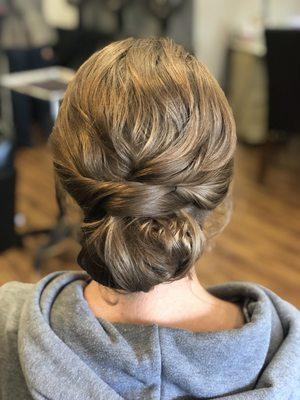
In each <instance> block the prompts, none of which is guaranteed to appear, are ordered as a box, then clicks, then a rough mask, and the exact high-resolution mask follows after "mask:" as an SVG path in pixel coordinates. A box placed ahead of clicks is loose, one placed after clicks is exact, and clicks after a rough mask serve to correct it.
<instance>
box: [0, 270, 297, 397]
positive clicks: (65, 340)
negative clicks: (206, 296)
mask: <svg viewBox="0 0 300 400" xmlns="http://www.w3.org/2000/svg"><path fill="white" fill-rule="evenodd" d="M87 282H88V278H87V275H85V274H84V273H73V272H70V273H62V272H57V273H53V274H51V275H48V276H47V277H45V278H44V279H42V280H41V281H40V282H39V283H37V284H36V285H31V284H22V283H15V282H13V283H8V284H6V285H4V286H2V287H1V288H0V399H1V400H7V399H10V400H27V399H39V400H41V399H49V400H50V399H51V400H77V399H78V400H92V399H93V400H95V399H97V400H101V399H105V400H117V399H130V400H131V399H146V400H151V399H195V398H200V399H223V400H225V399H227V400H254V399H255V400H262V399H264V400H267V399H268V400H269V399H270V400H299V399H300V316H299V312H298V311H297V310H296V309H295V308H294V307H293V306H291V305H290V304H288V303H286V302H285V301H283V300H282V299H280V298H279V297H278V296H276V295H275V294H274V293H272V292H270V291H269V290H267V289H264V288H262V287H260V286H257V285H254V284H250V283H240V282H237V283H229V284H225V285H222V286H216V287H213V288H210V289H209V291H210V292H211V293H213V294H214V295H215V296H218V297H221V298H223V299H228V300H232V301H242V302H243V303H244V304H245V309H246V314H248V322H247V323H246V324H245V325H244V326H243V327H242V328H240V329H234V330H229V331H221V332H208V333H192V332H188V331H185V330H183V329H172V328H165V327H159V326H157V325H149V326H145V325H134V324H122V323H110V322H107V321H105V320H103V319H101V318H96V317H95V316H94V315H93V314H92V312H91V310H90V309H89V307H88V304H87V302H86V301H85V299H84V297H83V288H84V286H85V285H86V284H87Z"/></svg>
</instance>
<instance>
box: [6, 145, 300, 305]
mask: <svg viewBox="0 0 300 400" xmlns="http://www.w3.org/2000/svg"><path fill="white" fill-rule="evenodd" d="M299 154H300V145H299V143H298V142H295V143H291V144H290V146H289V147H288V148H286V149H284V150H283V151H282V153H281V156H280V157H279V159H276V160H274V162H273V163H272V165H271V166H270V168H269V173H268V177H267V183H266V184H265V185H260V184H258V183H257V182H256V174H257V166H258V161H259V156H260V149H258V148H249V147H245V146H240V147H239V149H238V153H237V162H236V181H235V187H234V212H233V217H232V221H231V223H230V225H229V226H228V227H227V229H226V230H225V232H224V233H223V234H222V235H221V236H220V237H219V238H218V239H217V241H216V243H215V245H214V247H213V249H212V251H210V252H208V253H207V254H205V255H204V257H203V258H202V260H200V263H199V276H200V279H201V280H202V282H203V283H204V284H207V285H210V284H215V283H220V282H224V281H231V280H247V281H254V282H258V283H260V284H262V285H264V286H267V287H269V288H270V289H272V290H274V291H275V292H277V293H278V294H279V295H280V296H282V297H283V298H285V299H287V300H288V301H290V302H292V303H293V304H295V305H296V306H298V307H300V262H299V260H300V245H299V238H300V184H299V182H300V180H299V175H300V160H299ZM17 170H18V176H19V178H18V187H17V208H18V211H19V212H21V213H23V214H24V215H25V216H26V225H25V226H23V227H22V229H33V228H44V227H45V226H51V225H52V224H53V223H54V221H55V216H56V213H57V208H56V204H55V198H54V188H53V177H52V172H51V160H50V156H49V153H48V151H47V149H46V148H45V147H43V146H41V147H38V148H34V149H26V150H22V151H20V152H19V154H18V156H17ZM44 240H45V238H43V237H41V238H28V239H26V241H25V246H24V248H22V249H15V248H14V249H10V250H8V251H6V252H5V253H2V254H1V255H0V284H3V283H4V282H7V281H10V280H20V281H23V282H35V281H37V280H38V279H40V277H41V276H43V275H45V274H47V273H49V272H51V271H54V270H57V269H70V268H72V269H74V268H77V267H76V263H75V261H74V260H75V253H76V251H77V247H76V245H75V244H74V243H73V242H72V241H69V242H65V243H63V244H62V245H61V248H59V249H57V252H58V254H59V256H55V255H53V257H51V258H50V259H49V260H47V261H46V262H45V263H44V265H43V268H42V271H41V272H39V273H38V272H36V271H34V269H33V266H32V261H33V258H34V254H35V252H36V249H37V248H38V247H39V246H40V245H41V243H43V241H44Z"/></svg>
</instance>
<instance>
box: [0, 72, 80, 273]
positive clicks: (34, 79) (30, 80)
mask: <svg viewBox="0 0 300 400" xmlns="http://www.w3.org/2000/svg"><path fill="white" fill-rule="evenodd" d="M74 75H75V72H74V71H73V70H71V69H68V68H64V67H59V66H54V67H48V68H42V69H35V70H30V71H22V72H14V73H10V74H4V75H2V77H1V78H0V85H1V86H2V87H4V88H6V89H9V90H13V91H15V92H18V93H21V94H25V95H27V96H31V97H33V98H36V99H39V100H45V101H48V102H49V104H50V113H51V117H52V120H53V122H54V121H55V119H56V117H57V115H58V110H59V106H60V102H61V100H62V98H63V96H64V94H65V91H66V88H67V85H68V83H69V82H70V81H71V80H72V79H73V77H74ZM56 199H57V203H58V207H59V215H58V218H57V222H56V224H55V226H54V227H53V228H50V229H49V228H46V229H38V230H34V231H29V232H25V233H24V234H22V235H21V237H20V238H19V239H20V240H18V242H19V243H22V238H23V237H26V236H29V235H39V234H43V233H47V234H48V235H49V238H48V241H47V243H46V244H45V245H44V246H42V247H40V248H39V249H38V251H37V254H36V257H35V260H34V266H35V268H36V269H40V268H41V264H42V260H43V258H44V256H45V255H46V254H47V253H48V251H49V250H50V249H51V247H52V246H54V245H56V244H57V243H58V242H60V241H61V240H62V239H64V238H66V237H68V236H69V235H70V233H71V232H72V227H71V226H70V225H69V224H68V223H67V222H66V218H65V215H64V210H63V207H62V202H61V199H60V197H59V195H58V193H57V192H56Z"/></svg>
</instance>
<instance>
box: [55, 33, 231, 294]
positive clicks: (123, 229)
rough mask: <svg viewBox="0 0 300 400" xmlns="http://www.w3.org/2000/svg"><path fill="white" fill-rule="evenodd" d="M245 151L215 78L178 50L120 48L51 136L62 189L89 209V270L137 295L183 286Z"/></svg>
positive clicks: (68, 105)
mask: <svg viewBox="0 0 300 400" xmlns="http://www.w3.org/2000/svg"><path fill="white" fill-rule="evenodd" d="M235 144H236V135H235V125H234V120H233V117H232V113H231V110H230V107H229V106H228V103H227V100H226V98H225V96H224V93H223V92H222V90H221V88H220V87H219V85H218V84H217V82H216V81H215V80H214V79H213V78H212V76H211V75H210V73H209V72H208V71H207V69H206V68H205V67H204V66H203V65H202V64H201V63H200V62H198V61H197V60H196V59H195V57H193V56H190V55H188V54H187V52H186V51H185V50H184V49H183V48H182V47H181V46H179V45H177V44H175V43H174V42H172V41H171V40H169V39H163V38H162V39H156V38H153V39H127V40H123V41H120V42H116V43H112V44H110V45H109V46H107V47H105V48H104V49H102V50H101V51H99V52H97V53H95V54H94V55H93V56H92V57H90V58H89V59H88V60H87V61H86V62H85V63H84V64H83V65H82V66H81V68H80V69H79V70H78V72H77V74H76V76H75V78H74V79H73V81H72V82H71V83H70V85H69V87H68V89H67V92H66V94H65V96H64V100H63V103H62V106H61V107H60V111H59V115H58V118H57V120H56V124H55V127H54V130H53V133H52V135H51V145H52V150H53V155H54V166H55V170H56V173H57V176H58V178H59V179H60V182H61V184H62V186H63V187H64V188H65V189H66V190H67V192H68V193H69V194H70V195H71V196H72V197H73V198H74V199H75V200H76V202H77V203H78V204H79V206H80V207H81V209H82V210H83V213H84V215H85V219H84V221H83V224H82V233H83V235H82V251H81V254H80V257H79V264H80V265H81V266H82V268H84V269H85V270H86V271H87V272H88V273H89V274H90V275H91V276H92V278H93V279H95V280H96V281H98V282H100V283H102V284H104V285H107V286H110V287H113V288H118V289H123V290H125V291H127V292H137V291H148V290H150V289H151V288H152V287H153V286H155V285H157V284H159V283H162V282H168V281H172V280H175V279H179V278H181V277H183V276H185V275H186V274H187V273H188V272H189V270H190V269H191V267H192V266H193V265H194V264H195V262H196V261H197V259H198V258H199V257H200V255H201V254H202V251H203V249H204V246H205V242H206V238H205V234H204V232H205V229H206V227H205V226H204V225H205V222H206V217H207V216H208V214H209V211H210V210H214V209H215V208H216V207H217V206H218V205H219V204H220V203H221V202H222V201H223V200H224V198H225V196H226V194H227V191H228V188H229V185H230V181H231V178H232V173H233V164H232V160H233V154H234V150H235Z"/></svg>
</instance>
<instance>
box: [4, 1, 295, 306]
mask: <svg viewBox="0 0 300 400" xmlns="http://www.w3.org/2000/svg"><path fill="white" fill-rule="evenodd" d="M128 36H135V37H145V36H169V37H171V38H173V39H174V40H175V41H177V42H179V43H181V44H183V45H184V46H185V47H186V48H187V49H188V50H189V51H190V52H192V53H194V54H195V55H196V56H197V57H198V58H199V59H200V60H201V61H203V62H204V63H205V64H206V65H207V66H208V68H209V69H210V71H211V72H212V73H213V75H214V76H215V77H216V79H217V80H218V81H219V83H220V85H221V86H222V87H223V89H224V91H225V93H226V95H227V96H228V99H229V102H230V104H231V106H232V108H233V112H234V115H235V118H236V123H237V133H238V139H239V144H238V151H237V155H236V178H235V184H234V189H233V193H234V210H233V218H232V222H231V223H230V225H229V226H228V227H227V229H226V230H225V232H224V233H223V234H222V235H221V236H220V237H219V238H218V239H217V241H216V243H215V244H214V246H213V248H212V251H208V252H206V254H205V255H204V256H203V258H202V259H201V260H200V262H199V266H198V272H199V277H200V280H201V281H202V283H203V284H205V285H211V284H216V283H220V282H224V281H230V280H247V281H254V282H258V283H260V284H262V285H264V286H267V287H269V288H270V289H272V290H274V291H275V292H277V293H278V294H279V295H280V296H282V297H283V298H285V299H287V300H288V301H290V302H292V303H293V304H295V305H296V306H298V307H299V306H300V263H299V259H300V246H299V236H300V179H299V175H300V157H299V155H300V134H299V133H300V102H299V93H300V2H299V0H285V1H281V0H252V1H247V0H0V285H1V284H3V283H5V282H7V281H10V280H20V281H23V282H35V281H37V280H38V279H40V278H41V277H42V276H44V275H45V274H48V273H49V272H52V271H55V270H62V269H77V268H78V267H77V266H76V255H77V253H78V244H77V243H76V232H77V229H76V228H77V218H76V216H75V215H73V216H72V213H68V215H66V213H65V211H64V210H63V209H62V206H61V199H59V198H56V194H55V185H54V179H53V173H52V166H51V155H50V153H49V150H48V148H47V145H46V143H47V137H48V135H49V133H50V132H51V128H52V125H53V121H54V120H55V117H56V115H57V112H58V108H59V103H60V101H61V99H62V97H63V93H64V91H65V88H66V85H67V83H68V81H69V80H70V79H72V76H73V73H74V71H76V69H77V68H78V66H79V65H80V64H81V63H82V62H83V61H84V60H85V59H86V58H87V57H88V56H89V55H90V54H91V53H93V52H94V51H95V50H97V49H100V48H102V47H103V46H105V45H106V44H108V43H109V42H111V41H114V40H117V39H120V38H125V37H128Z"/></svg>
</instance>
